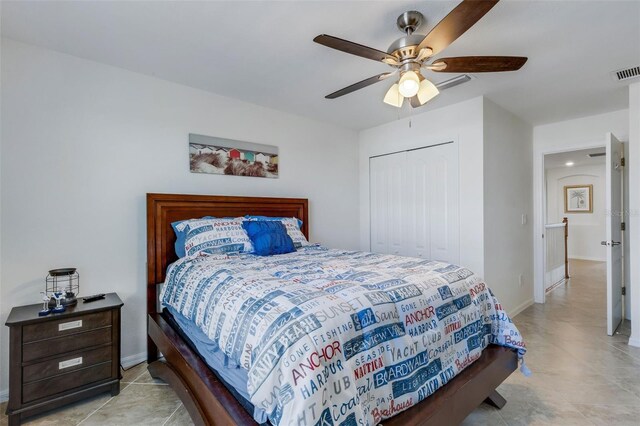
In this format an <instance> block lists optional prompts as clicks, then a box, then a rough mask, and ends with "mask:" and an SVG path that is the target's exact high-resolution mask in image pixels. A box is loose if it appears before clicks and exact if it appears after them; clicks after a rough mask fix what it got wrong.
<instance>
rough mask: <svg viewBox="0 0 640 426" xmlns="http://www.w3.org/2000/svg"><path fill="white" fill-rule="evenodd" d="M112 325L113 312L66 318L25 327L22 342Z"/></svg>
mask: <svg viewBox="0 0 640 426" xmlns="http://www.w3.org/2000/svg"><path fill="white" fill-rule="evenodd" d="M108 325H111V311H104V312H96V313H94V314H88V315H82V316H76V317H71V318H64V319H59V320H55V321H49V322H45V323H41V324H30V325H25V326H24V327H23V328H22V340H23V341H24V342H25V343H28V342H35V341H37V340H42V339H50V338H52V337H58V336H66V335H68V334H74V333H79V332H82V331H87V330H93V329H96V328H100V327H105V326H108Z"/></svg>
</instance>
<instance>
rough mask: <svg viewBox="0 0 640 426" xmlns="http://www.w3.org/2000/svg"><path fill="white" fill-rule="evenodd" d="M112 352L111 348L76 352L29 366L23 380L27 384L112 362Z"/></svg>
mask: <svg viewBox="0 0 640 426" xmlns="http://www.w3.org/2000/svg"><path fill="white" fill-rule="evenodd" d="M112 350H113V348H112V347H111V346H103V347H102V348H98V349H91V350H88V351H84V352H76V353H74V354H73V355H62V356H60V357H59V358H55V359H51V360H49V361H43V362H39V363H37V364H31V365H28V366H26V367H24V368H23V370H22V380H23V381H24V382H25V383H28V382H34V381H36V380H42V379H46V378H48V377H52V376H57V375H59V374H65V373H70V372H72V371H75V370H80V369H82V368H86V367H90V366H92V365H96V364H100V363H103V362H107V361H111V351H112Z"/></svg>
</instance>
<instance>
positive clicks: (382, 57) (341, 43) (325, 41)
mask: <svg viewBox="0 0 640 426" xmlns="http://www.w3.org/2000/svg"><path fill="white" fill-rule="evenodd" d="M313 41H315V42H316V43H319V44H322V45H324V46H327V47H330V48H332V49H336V50H340V51H342V52H346V53H350V54H352V55H356V56H361V57H363V58H367V59H373V60H374V61H379V62H384V63H385V64H388V65H398V60H397V59H396V58H395V56H391V55H389V54H388V53H387V52H383V51H381V50H378V49H374V48H372V47H367V46H363V45H361V44H358V43H354V42H352V41H348V40H343V39H341V38H338V37H334V36H330V35H326V34H321V35H319V36H317V37H316V38H314V39H313Z"/></svg>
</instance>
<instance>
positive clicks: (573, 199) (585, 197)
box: [564, 185, 593, 213]
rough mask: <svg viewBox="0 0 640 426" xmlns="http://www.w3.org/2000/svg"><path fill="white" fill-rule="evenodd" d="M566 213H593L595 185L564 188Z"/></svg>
mask: <svg viewBox="0 0 640 426" xmlns="http://www.w3.org/2000/svg"><path fill="white" fill-rule="evenodd" d="M564 212H565V213H593V185H567V186H565V187H564Z"/></svg>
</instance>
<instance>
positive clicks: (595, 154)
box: [587, 152, 607, 158]
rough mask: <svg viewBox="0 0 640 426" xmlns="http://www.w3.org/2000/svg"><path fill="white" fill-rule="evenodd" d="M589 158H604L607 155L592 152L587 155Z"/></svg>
mask: <svg viewBox="0 0 640 426" xmlns="http://www.w3.org/2000/svg"><path fill="white" fill-rule="evenodd" d="M587 155H588V156H589V157H591V158H595V157H604V156H605V155H607V153H606V152H592V153H591V154H587Z"/></svg>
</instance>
